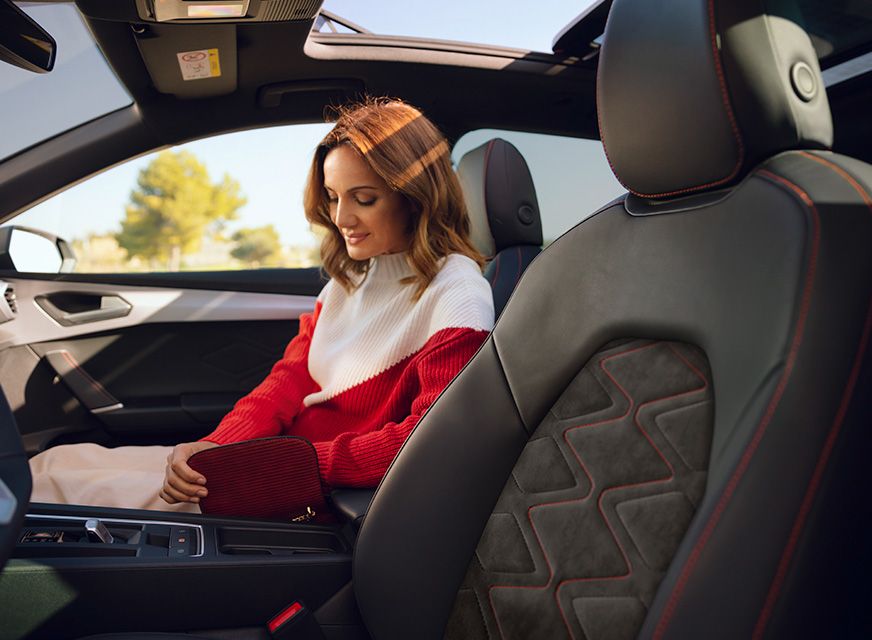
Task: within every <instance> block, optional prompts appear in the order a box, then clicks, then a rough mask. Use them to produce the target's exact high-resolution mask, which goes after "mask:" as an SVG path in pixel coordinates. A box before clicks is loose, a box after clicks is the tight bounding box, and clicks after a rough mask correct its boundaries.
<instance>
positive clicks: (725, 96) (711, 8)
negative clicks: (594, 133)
mask: <svg viewBox="0 0 872 640" xmlns="http://www.w3.org/2000/svg"><path fill="white" fill-rule="evenodd" d="M708 14H709V37H710V40H711V45H712V56H713V58H714V63H715V72H716V74H717V76H718V83H719V85H720V88H721V101H722V102H723V104H724V109H725V110H726V112H727V119H728V120H729V121H730V129H732V131H733V137H734V138H735V139H736V151H737V153H736V165H735V166H734V167H733V170H732V171H730V173H729V174H728V175H727V176H726V177H724V178H720V179H718V180H712V181H711V182H706V183H705V184H700V185H696V186H694V187H685V188H683V189H676V190H675V191H664V192H661V193H641V192H639V191H634V190H633V189H630V187H628V186H627V185H625V184H624V183H623V181H621V179H620V178H618V181H619V182H621V184H622V185H623V186H624V187H625V188H626V189H627V191H629V192H630V193H632V194H634V195H637V196H639V197H641V198H663V197H666V196H677V195H681V194H683V193H690V192H692V191H700V190H702V189H707V188H709V187H716V186H718V185H721V184H724V183H726V182H729V181H730V180H732V179H733V178H735V177H736V175H738V173H739V169H741V167H742V162H743V161H744V157H745V145H744V143H743V142H742V135H741V133H740V132H739V125H738V123H737V122H736V117H735V115H734V114H733V108H732V105H731V104H730V94H729V92H728V91H727V82H726V79H725V77H724V70H723V67H722V66H721V55H720V51H719V50H718V41H717V37H718V34H717V29H716V28H715V5H714V0H709V3H708ZM597 88H599V83H597ZM599 107H600V104H599V91H597V114H596V115H597V126H598V127H599V131H600V140H601V141H602V143H603V150H604V151H605V154H606V161H607V162H608V163H609V166H610V167H611V168H612V173H614V174H615V176H617V175H618V174H617V171H615V168H614V166H613V165H612V161H611V159H610V158H609V154H608V151H607V150H606V140H605V137H604V136H603V128H602V121H601V118H600V108H599Z"/></svg>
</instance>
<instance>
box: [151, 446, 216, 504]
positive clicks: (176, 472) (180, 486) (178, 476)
mask: <svg viewBox="0 0 872 640" xmlns="http://www.w3.org/2000/svg"><path fill="white" fill-rule="evenodd" d="M217 446H218V445H217V444H215V443H214V442H209V441H207V440H198V441H197V442H184V443H182V444H179V445H176V446H175V447H173V450H172V451H171V452H170V455H168V456H167V471H166V476H165V477H164V483H163V487H161V490H160V497H161V498H163V500H164V502H168V503H170V504H176V503H177V502H194V503H196V502H200V498H204V497H206V495H207V494H208V493H209V492H208V491H207V490H206V486H205V485H206V478H204V477H203V474H202V473H199V472H197V471H194V470H193V469H191V467H189V466H188V458H190V457H191V456H192V455H194V454H195V453H197V452H198V451H203V450H204V449H211V448H212V447H217Z"/></svg>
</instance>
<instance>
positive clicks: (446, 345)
mask: <svg viewBox="0 0 872 640" xmlns="http://www.w3.org/2000/svg"><path fill="white" fill-rule="evenodd" d="M304 199H305V202H304V205H305V210H306V217H307V219H308V220H309V221H310V222H311V223H312V224H315V225H318V226H320V227H323V228H324V229H325V230H326V231H327V233H326V236H325V238H324V241H323V244H322V248H321V253H322V260H323V265H324V270H325V271H326V272H327V273H328V274H329V275H330V276H331V280H330V282H328V283H327V285H326V286H325V288H324V290H323V291H322V292H321V294H320V295H319V296H318V300H317V303H316V306H315V309H314V312H313V313H312V314H307V315H303V316H302V317H301V318H300V332H299V335H297V337H296V338H294V339H293V340H292V341H291V342H290V344H288V346H287V348H286V350H285V354H284V357H283V358H282V360H280V361H279V362H278V363H277V364H276V365H275V366H274V367H273V369H272V372H271V373H270V374H269V375H268V376H267V378H266V379H265V380H264V381H263V382H262V383H261V384H260V385H258V386H257V387H256V388H255V389H254V390H253V391H252V392H251V393H249V394H248V395H247V396H245V397H244V398H242V399H241V400H240V401H239V402H237V404H236V406H235V407H234V408H233V410H232V411H231V412H230V413H228V414H227V415H226V416H225V417H224V419H223V420H222V421H221V423H220V424H219V425H218V427H217V428H216V429H215V430H214V431H213V432H212V433H211V434H209V435H208V436H206V437H205V438H204V439H203V440H200V441H198V442H192V443H184V444H180V445H177V446H176V447H174V448H172V450H169V448H167V447H120V448H117V449H111V450H107V449H103V448H102V447H97V446H96V445H90V444H84V445H69V446H65V447H55V448H54V449H50V450H49V451H47V452H46V453H43V454H40V455H39V456H36V457H35V458H34V459H33V460H32V461H31V468H32V470H33V471H34V492H33V498H32V499H33V500H34V501H42V502H68V503H76V504H99V505H104V506H123V507H130V508H145V509H148V508H151V509H166V508H167V505H168V504H169V505H173V507H172V508H176V509H179V510H188V511H196V510H197V503H198V502H199V501H200V499H201V498H202V497H204V496H206V495H208V491H209V485H208V478H205V477H203V475H202V474H199V473H197V472H196V471H194V470H193V469H191V467H190V466H188V464H187V460H188V458H190V456H191V455H193V454H194V453H196V452H197V451H201V450H203V449H206V448H210V447H214V446H217V445H219V444H228V443H231V442H238V441H241V440H249V439H252V438H260V437H265V436H275V435H296V436H302V437H305V438H307V439H309V440H310V441H311V442H312V443H313V444H314V446H315V449H316V452H317V455H318V465H319V472H320V475H321V479H322V482H323V483H324V484H326V485H331V486H346V487H347V486H352V487H371V486H375V485H376V484H377V483H378V482H379V480H380V479H381V478H382V476H383V475H384V474H385V472H386V471H387V468H388V465H389V464H390V463H391V461H392V460H393V458H394V456H395V455H396V453H397V452H398V451H399V448H400V446H401V445H402V443H403V442H404V441H405V439H406V437H407V436H408V435H409V433H410V432H411V431H412V429H413V428H414V427H415V425H416V424H417V422H418V420H419V419H420V417H421V415H422V414H423V413H424V411H426V409H427V408H428V407H429V406H430V404H431V403H432V402H433V401H434V400H435V399H436V397H437V396H438V395H439V394H440V393H441V391H442V389H443V388H444V387H445V386H446V385H447V384H448V382H449V381H450V380H451V378H453V377H454V375H455V374H456V373H457V372H458V371H460V369H461V368H462V367H463V366H464V365H465V364H466V362H467V361H468V360H469V359H470V358H471V357H472V355H473V354H474V353H475V351H476V350H477V349H478V347H479V346H480V345H481V343H482V342H483V341H484V339H485V337H486V336H487V331H489V330H490V328H491V326H492V325H493V303H492V299H491V292H490V288H489V286H488V284H487V282H486V280H485V279H484V278H483V277H482V275H481V264H482V258H481V256H480V255H479V254H478V252H477V251H476V250H475V249H474V248H473V246H472V244H471V243H470V240H469V220H468V216H467V213H466V207H465V205H464V203H463V198H462V192H461V189H460V185H459V183H458V181H457V178H456V176H455V175H454V172H453V170H452V167H451V162H450V156H449V149H448V144H447V142H446V141H445V139H444V137H443V136H442V135H441V134H440V133H439V131H438V129H436V127H435V126H434V125H433V124H432V123H431V122H430V121H429V120H427V119H426V118H425V117H424V116H423V115H422V114H421V113H420V111H418V110H417V109H415V108H414V107H411V106H409V105H406V104H404V103H402V102H399V101H396V100H379V101H376V100H369V101H367V102H365V103H363V104H360V105H356V106H353V107H350V108H346V109H344V110H342V111H341V112H340V115H339V118H338V120H337V122H336V126H335V127H334V128H333V130H332V131H331V132H330V133H329V134H327V136H326V137H325V138H324V140H323V141H322V142H321V144H320V145H319V146H318V148H317V149H316V151H315V157H314V159H313V161H312V167H311V170H310V174H309V179H308V183H307V186H306V189H305V197H304ZM168 451H169V453H167V452H168ZM164 458H165V459H166V462H164ZM164 465H165V470H164V471H163V473H162V475H163V482H162V485H161V482H160V480H159V478H160V475H161V472H160V471H159V469H161V468H162V467H163V466H164ZM88 469H96V471H93V472H88V471H87V470H88ZM107 469H108V470H107ZM70 470H72V472H73V474H72V477H76V474H77V473H78V474H79V475H78V478H77V479H78V484H79V486H78V487H77V486H71V485H72V484H73V483H72V482H68V481H66V480H65V476H67V477H70ZM82 473H85V474H86V475H88V474H89V473H90V474H91V475H96V476H98V477H99V479H100V481H99V482H96V483H95V482H90V481H87V480H85V478H83V477H82V475H81V474H82ZM145 476H150V477H151V478H153V483H148V482H146V481H145V480H146V478H145ZM83 480H85V481H84V482H83ZM158 488H159V491H157V489H158ZM158 496H159V497H160V499H161V500H158Z"/></svg>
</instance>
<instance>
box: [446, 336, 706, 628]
mask: <svg viewBox="0 0 872 640" xmlns="http://www.w3.org/2000/svg"><path fill="white" fill-rule="evenodd" d="M709 380H710V373H709V367H708V361H707V359H706V357H705V355H704V354H703V353H702V351H700V350H699V349H697V348H695V347H692V346H689V345H686V344H680V343H670V342H652V341H643V340H631V341H621V342H620V343H611V344H609V345H607V346H606V347H605V348H604V349H603V350H601V351H600V352H599V353H597V354H596V355H595V356H594V357H593V358H592V359H591V360H590V361H589V362H588V363H587V364H586V365H585V366H584V367H583V369H582V370H581V371H580V372H579V373H578V375H576V376H575V378H574V379H573V380H572V381H571V382H570V383H569V385H568V386H567V388H566V390H565V391H564V392H563V394H562V395H561V397H560V398H559V399H558V401H557V402H556V404H555V405H554V406H553V407H552V408H551V410H550V411H549V412H548V414H547V416H546V418H545V419H544V420H543V422H542V423H541V424H540V425H539V426H538V428H537V429H536V430H535V431H534V433H533V435H532V436H531V438H530V441H529V442H528V443H527V445H526V447H525V449H524V451H523V453H522V454H521V456H520V458H519V459H518V462H517V463H516V465H515V468H514V470H513V472H512V475H511V476H510V478H509V480H508V482H507V483H506V485H505V488H504V489H503V492H502V494H501V496H500V498H499V500H498V501H497V505H496V507H495V509H494V512H493V514H492V515H491V517H490V519H489V521H488V523H487V526H486V527H485V530H484V533H483V535H482V537H481V539H480V541H479V544H478V548H477V550H476V552H475V555H474V558H473V560H472V563H471V564H470V567H469V569H468V571H467V574H466V577H465V579H464V582H463V585H462V587H461V589H460V591H459V593H458V597H457V601H456V603H455V607H454V612H453V614H452V617H451V620H450V622H449V625H448V628H447V632H446V637H447V638H449V639H450V640H454V639H455V638H456V639H460V638H506V639H509V638H512V639H514V638H518V639H521V638H525V639H537V638H543V639H545V638H585V639H586V640H604V639H609V640H620V639H623V638H634V637H635V636H636V635H637V634H638V632H639V629H640V628H641V626H642V623H643V620H644V619H645V615H646V613H647V610H648V607H649V606H650V604H651V601H652V600H653V598H654V594H655V592H656V590H657V587H658V585H659V583H660V581H661V580H662V578H663V575H664V573H665V571H666V569H667V568H668V566H669V564H670V562H671V560H672V557H673V556H674V554H675V551H676V549H677V548H678V545H679V543H680V542H681V539H682V538H683V537H684V534H685V532H686V531H687V528H688V526H689V525H690V521H691V519H692V518H693V514H694V512H695V510H696V508H697V506H698V504H699V502H700V500H701V499H702V495H703V491H704V489H705V481H706V469H707V466H708V458H709V449H710V447H711V438H712V426H713V424H712V423H713V411H712V393H711V391H712V390H711V384H710V382H709Z"/></svg>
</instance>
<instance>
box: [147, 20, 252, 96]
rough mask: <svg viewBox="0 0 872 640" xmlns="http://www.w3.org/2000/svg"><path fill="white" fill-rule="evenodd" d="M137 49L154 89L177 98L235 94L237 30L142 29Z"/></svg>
mask: <svg viewBox="0 0 872 640" xmlns="http://www.w3.org/2000/svg"><path fill="white" fill-rule="evenodd" d="M136 45H137V46H138V47H139V52H140V54H141V55H142V59H143V61H144V62H145V66H146V67H147V68H148V73H149V75H150V76H151V79H152V82H153V83H154V86H155V88H156V89H157V90H158V91H160V92H161V93H169V94H173V95H175V96H176V97H179V98H208V97H212V96H220V95H225V94H228V93H233V92H234V91H236V26H235V25H232V24H227V25H215V24H210V25H208V26H206V25H204V26H198V25H189V24H185V25H171V26H170V25H167V26H164V25H159V24H150V25H148V26H144V28H143V29H142V31H141V33H138V34H137V35H136Z"/></svg>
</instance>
